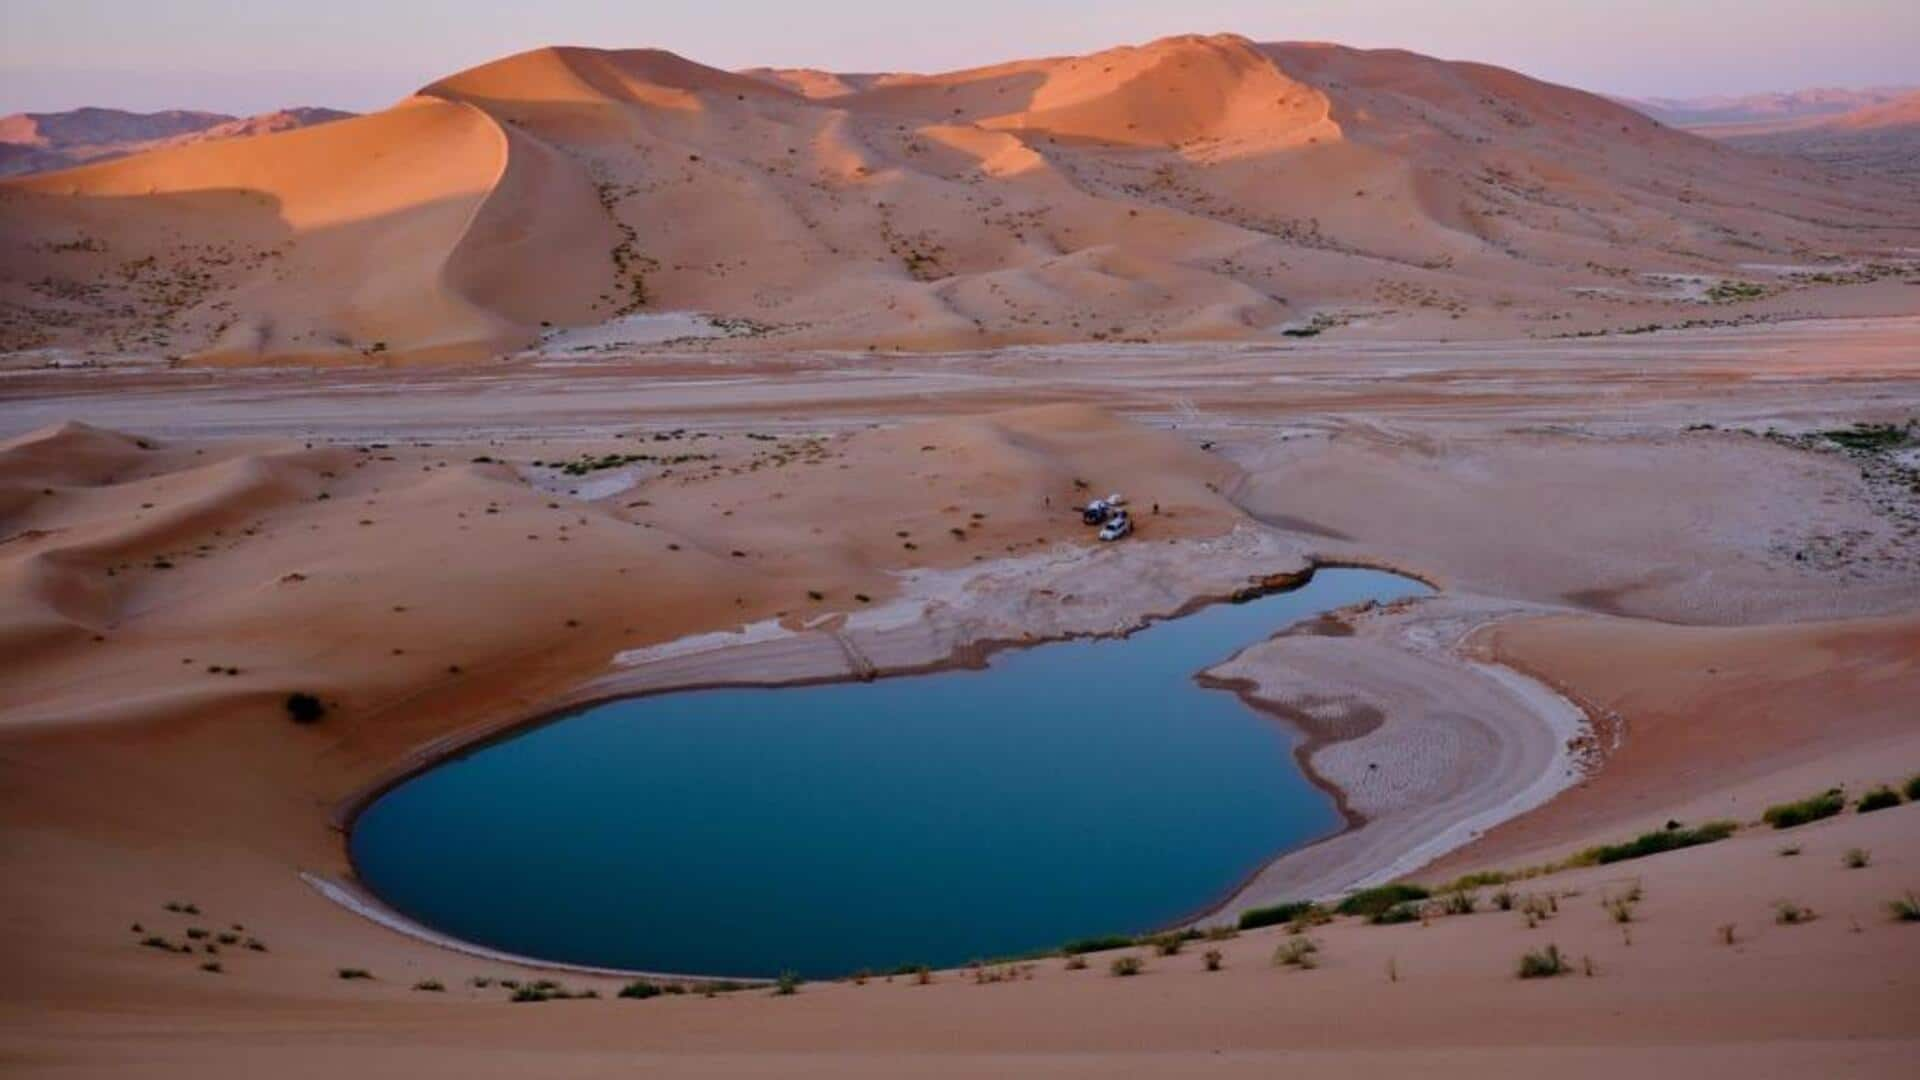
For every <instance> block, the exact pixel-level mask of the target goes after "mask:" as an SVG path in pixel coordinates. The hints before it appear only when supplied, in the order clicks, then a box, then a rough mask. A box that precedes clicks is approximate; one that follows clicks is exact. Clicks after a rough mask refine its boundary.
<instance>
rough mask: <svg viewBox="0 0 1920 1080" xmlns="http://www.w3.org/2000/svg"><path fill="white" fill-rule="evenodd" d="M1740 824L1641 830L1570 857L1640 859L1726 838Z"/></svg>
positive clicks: (1584, 860)
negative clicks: (1635, 833)
mask: <svg viewBox="0 0 1920 1080" xmlns="http://www.w3.org/2000/svg"><path fill="white" fill-rule="evenodd" d="M1739 827H1740V826H1739V825H1738V824H1737V823H1736V822H1732V821H1709V822H1707V823H1706V824H1705V825H1700V826H1697V827H1695V828H1691V829H1661V830H1659V831H1657V832H1649V833H1641V834H1640V835H1639V836H1636V837H1634V838H1633V839H1631V840H1628V841H1627V842H1626V843H1623V844H1602V845H1600V846H1599V847H1592V848H1588V849H1587V850H1585V851H1583V852H1581V853H1580V854H1578V855H1576V856H1574V857H1573V861H1574V863H1576V864H1578V865H1583V866H1589V865H1593V864H1596V863H1598V864H1601V865H1605V864H1607V863H1616V862H1624V861H1626V860H1628V859H1643V858H1645V857H1647V856H1648V855H1658V854H1660V853H1661V852H1663V851H1677V850H1679V849H1680V848H1689V847H1695V846H1697V845H1700V844H1711V843H1713V842H1715V841H1717V840H1725V839H1726V838H1727V837H1729V836H1732V835H1733V831H1734V830H1735V829H1737V828H1739Z"/></svg>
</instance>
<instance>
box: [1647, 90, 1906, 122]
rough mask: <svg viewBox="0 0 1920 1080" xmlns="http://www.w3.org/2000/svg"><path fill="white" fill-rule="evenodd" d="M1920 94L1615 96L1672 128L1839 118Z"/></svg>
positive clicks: (1814, 92) (1800, 92) (1826, 92)
mask: <svg viewBox="0 0 1920 1080" xmlns="http://www.w3.org/2000/svg"><path fill="white" fill-rule="evenodd" d="M1916 92H1920V86H1876V87H1869V88H1867V89H1865V90H1842V89H1837V88H1833V87H1817V88H1814V89H1810V90H1789V91H1785V92H1780V93H1771V94H1748V95H1745V96H1740V97H1724V96H1723V97H1701V98H1661V97H1656V98H1628V97H1615V98H1614V100H1615V101H1618V102H1620V103H1621V104H1622V105H1625V106H1627V107H1628V108H1631V109H1637V110H1639V111H1640V112H1642V113H1645V114H1646V115H1648V116H1651V117H1653V118H1654V119H1655V120H1658V121H1660V122H1661V123H1663V124H1667V125H1670V126H1672V127H1680V128H1699V127H1721V126H1726V125H1733V124H1780V123H1788V122H1793V121H1803V120H1813V119H1819V118H1823V117H1830V116H1839V115H1841V114H1843V113H1850V112H1855V111H1857V110H1860V109H1870V108H1873V107H1875V106H1878V105H1885V104H1887V103H1888V102H1890V101H1894V100H1896V99H1898V98H1901V97H1906V96H1908V95H1911V94H1914V93H1916Z"/></svg>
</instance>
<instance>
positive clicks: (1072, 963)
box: [1067, 953, 1087, 971]
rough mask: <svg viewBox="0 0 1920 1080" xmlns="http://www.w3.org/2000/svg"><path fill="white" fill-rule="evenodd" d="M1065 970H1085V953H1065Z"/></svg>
mask: <svg viewBox="0 0 1920 1080" xmlns="http://www.w3.org/2000/svg"><path fill="white" fill-rule="evenodd" d="M1067 970H1068V971H1085V970H1087V957H1086V954H1085V953H1069V954H1068V955H1067Z"/></svg>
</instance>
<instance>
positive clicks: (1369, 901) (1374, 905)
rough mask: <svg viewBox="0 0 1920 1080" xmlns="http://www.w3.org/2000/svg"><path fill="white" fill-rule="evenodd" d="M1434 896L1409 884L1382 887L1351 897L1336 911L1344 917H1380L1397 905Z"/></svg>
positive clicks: (1362, 890)
mask: <svg viewBox="0 0 1920 1080" xmlns="http://www.w3.org/2000/svg"><path fill="white" fill-rule="evenodd" d="M1432 895H1433V894H1432V893H1431V892H1429V891H1427V890H1426V889H1424V888H1422V887H1420V886H1418V885H1414V884H1410V883H1407V882H1401V883H1398V884H1394V885H1380V886H1376V887H1374V888H1371V889H1361V890H1360V891H1359V892H1356V893H1353V894H1351V895H1349V896H1348V897H1347V898H1346V899H1344V900H1342V901H1340V904H1339V906H1338V907H1336V908H1334V910H1335V911H1338V912H1339V913H1340V914H1342V915H1378V914H1380V913H1381V912H1384V911H1386V910H1388V909H1389V908H1392V907H1395V906H1396V905H1399V904H1404V903H1407V902H1408V901H1410V900H1425V899H1426V898H1427V897H1429V896H1432Z"/></svg>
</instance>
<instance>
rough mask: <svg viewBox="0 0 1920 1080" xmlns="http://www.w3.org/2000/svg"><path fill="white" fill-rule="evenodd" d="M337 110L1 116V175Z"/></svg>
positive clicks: (250, 130)
mask: <svg viewBox="0 0 1920 1080" xmlns="http://www.w3.org/2000/svg"><path fill="white" fill-rule="evenodd" d="M352 115H354V114H352V113H349V112H341V111H340V110H338V109H320V108H295V109H282V110H280V111H279V112H271V113H263V114H261V115H259V116H247V117H236V116H229V115H227V114H225V113H214V112H194V111H190V110H186V109H168V110H166V111H164V112H153V113H136V112H127V111H125V110H122V109H96V108H83V109H70V110H68V111H66V112H57V113H14V114H13V115H11V116H5V117H0V176H22V175H25V174H27V173H37V172H50V171H52V170H54V169H65V168H70V167H72V166H74V165H82V164H85V163H87V162H90V161H105V160H107V159H109V158H117V157H125V156H127V155H128V154H135V153H140V152H142V151H146V150H157V149H161V148H163V147H167V146H177V145H180V144H183V143H189V142H201V141H204V140H207V139H230V138H236V137H239V136H244V135H264V134H267V133H269V132H275V131H291V130H292V129H294V128H299V127H308V126H311V125H313V124H323V123H326V122H327V121H330V120H343V119H345V118H347V117H349V116H352Z"/></svg>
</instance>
